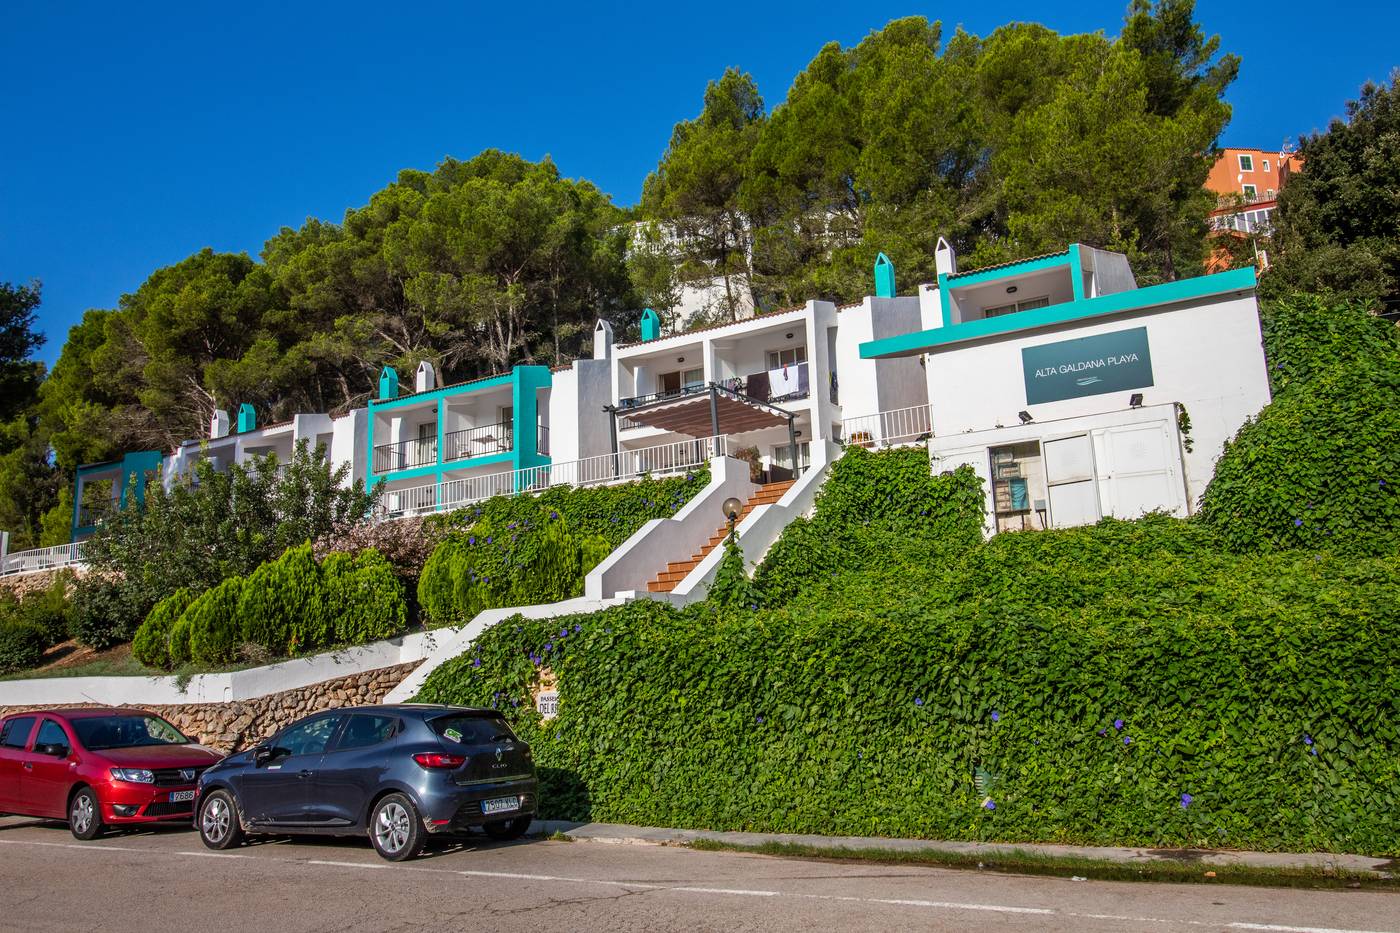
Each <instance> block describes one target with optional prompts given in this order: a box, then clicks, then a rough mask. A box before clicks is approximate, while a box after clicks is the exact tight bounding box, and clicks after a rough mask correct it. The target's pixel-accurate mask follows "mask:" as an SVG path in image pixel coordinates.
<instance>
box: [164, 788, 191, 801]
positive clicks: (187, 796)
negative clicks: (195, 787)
mask: <svg viewBox="0 0 1400 933" xmlns="http://www.w3.org/2000/svg"><path fill="white" fill-rule="evenodd" d="M193 799H194V791H192V790H172V791H171V792H170V802H171V803H189V802H190V801H191V800H193Z"/></svg>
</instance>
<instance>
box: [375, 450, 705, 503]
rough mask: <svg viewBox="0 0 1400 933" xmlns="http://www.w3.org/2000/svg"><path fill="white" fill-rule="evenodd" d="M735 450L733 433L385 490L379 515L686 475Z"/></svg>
mask: <svg viewBox="0 0 1400 933" xmlns="http://www.w3.org/2000/svg"><path fill="white" fill-rule="evenodd" d="M731 446H732V442H731V441H730V439H729V437H728V435H724V434H720V435H716V436H714V437H702V438H694V439H692V440H686V441H675V442H673V443H670V444H658V445H656V446H654V447H642V448H638V449H636V450H619V451H618V452H617V453H616V454H600V455H598V456H596V457H585V458H584V459H582V460H566V461H564V462H563V463H550V464H545V465H543V466H534V467H526V468H525V469H522V470H509V471H506V472H502V473H488V474H486V475H484V476H468V477H463V478H460V479H449V480H444V481H443V482H441V483H428V484H426V485H422V486H411V487H409V488H407V489H391V490H385V492H384V494H383V497H382V498H381V500H380V505H379V517H380V518H381V519H394V518H403V517H404V516H407V515H424V514H427V513H429V512H442V511H449V510H451V509H458V508H461V507H462V506H464V505H470V504H471V503H473V502H480V501H482V500H483V499H490V498H491V497H493V496H512V495H520V494H521V493H528V492H540V491H542V490H545V489H548V488H550V487H551V486H602V485H606V484H608V483H618V482H624V481H626V480H629V479H635V478H637V477H639V476H643V475H659V476H665V475H669V474H673V473H684V472H685V471H687V470H693V469H696V468H698V467H701V466H704V465H705V464H707V463H709V462H710V460H711V459H712V458H714V457H722V456H724V455H725V454H727V453H728V452H729V448H730V447H731Z"/></svg>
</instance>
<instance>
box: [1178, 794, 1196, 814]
mask: <svg viewBox="0 0 1400 933" xmlns="http://www.w3.org/2000/svg"><path fill="white" fill-rule="evenodd" d="M1195 799H1196V798H1194V797H1192V796H1191V795H1190V794H1182V795H1181V809H1183V810H1185V809H1186V808H1187V807H1189V806H1191V801H1192V800H1195Z"/></svg>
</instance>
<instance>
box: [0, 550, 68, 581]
mask: <svg viewBox="0 0 1400 933" xmlns="http://www.w3.org/2000/svg"><path fill="white" fill-rule="evenodd" d="M82 562H83V544H82V542H81V541H80V542H78V543H77V544H59V545H56V546H54V547H41V548H34V549H33V550H31V551H15V552H14V553H13V554H6V555H5V559H4V561H3V562H2V563H0V576H5V577H8V576H10V575H12V574H18V573H34V572H35V571H39V570H56V569H58V568H59V567H71V566H73V565H74V564H81V563H82Z"/></svg>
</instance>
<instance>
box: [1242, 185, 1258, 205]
mask: <svg viewBox="0 0 1400 933" xmlns="http://www.w3.org/2000/svg"><path fill="white" fill-rule="evenodd" d="M1243 187H1244V196H1245V198H1246V200H1250V201H1253V200H1254V199H1255V198H1257V197H1258V196H1259V189H1258V188H1255V187H1254V186H1253V185H1244V186H1243Z"/></svg>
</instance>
